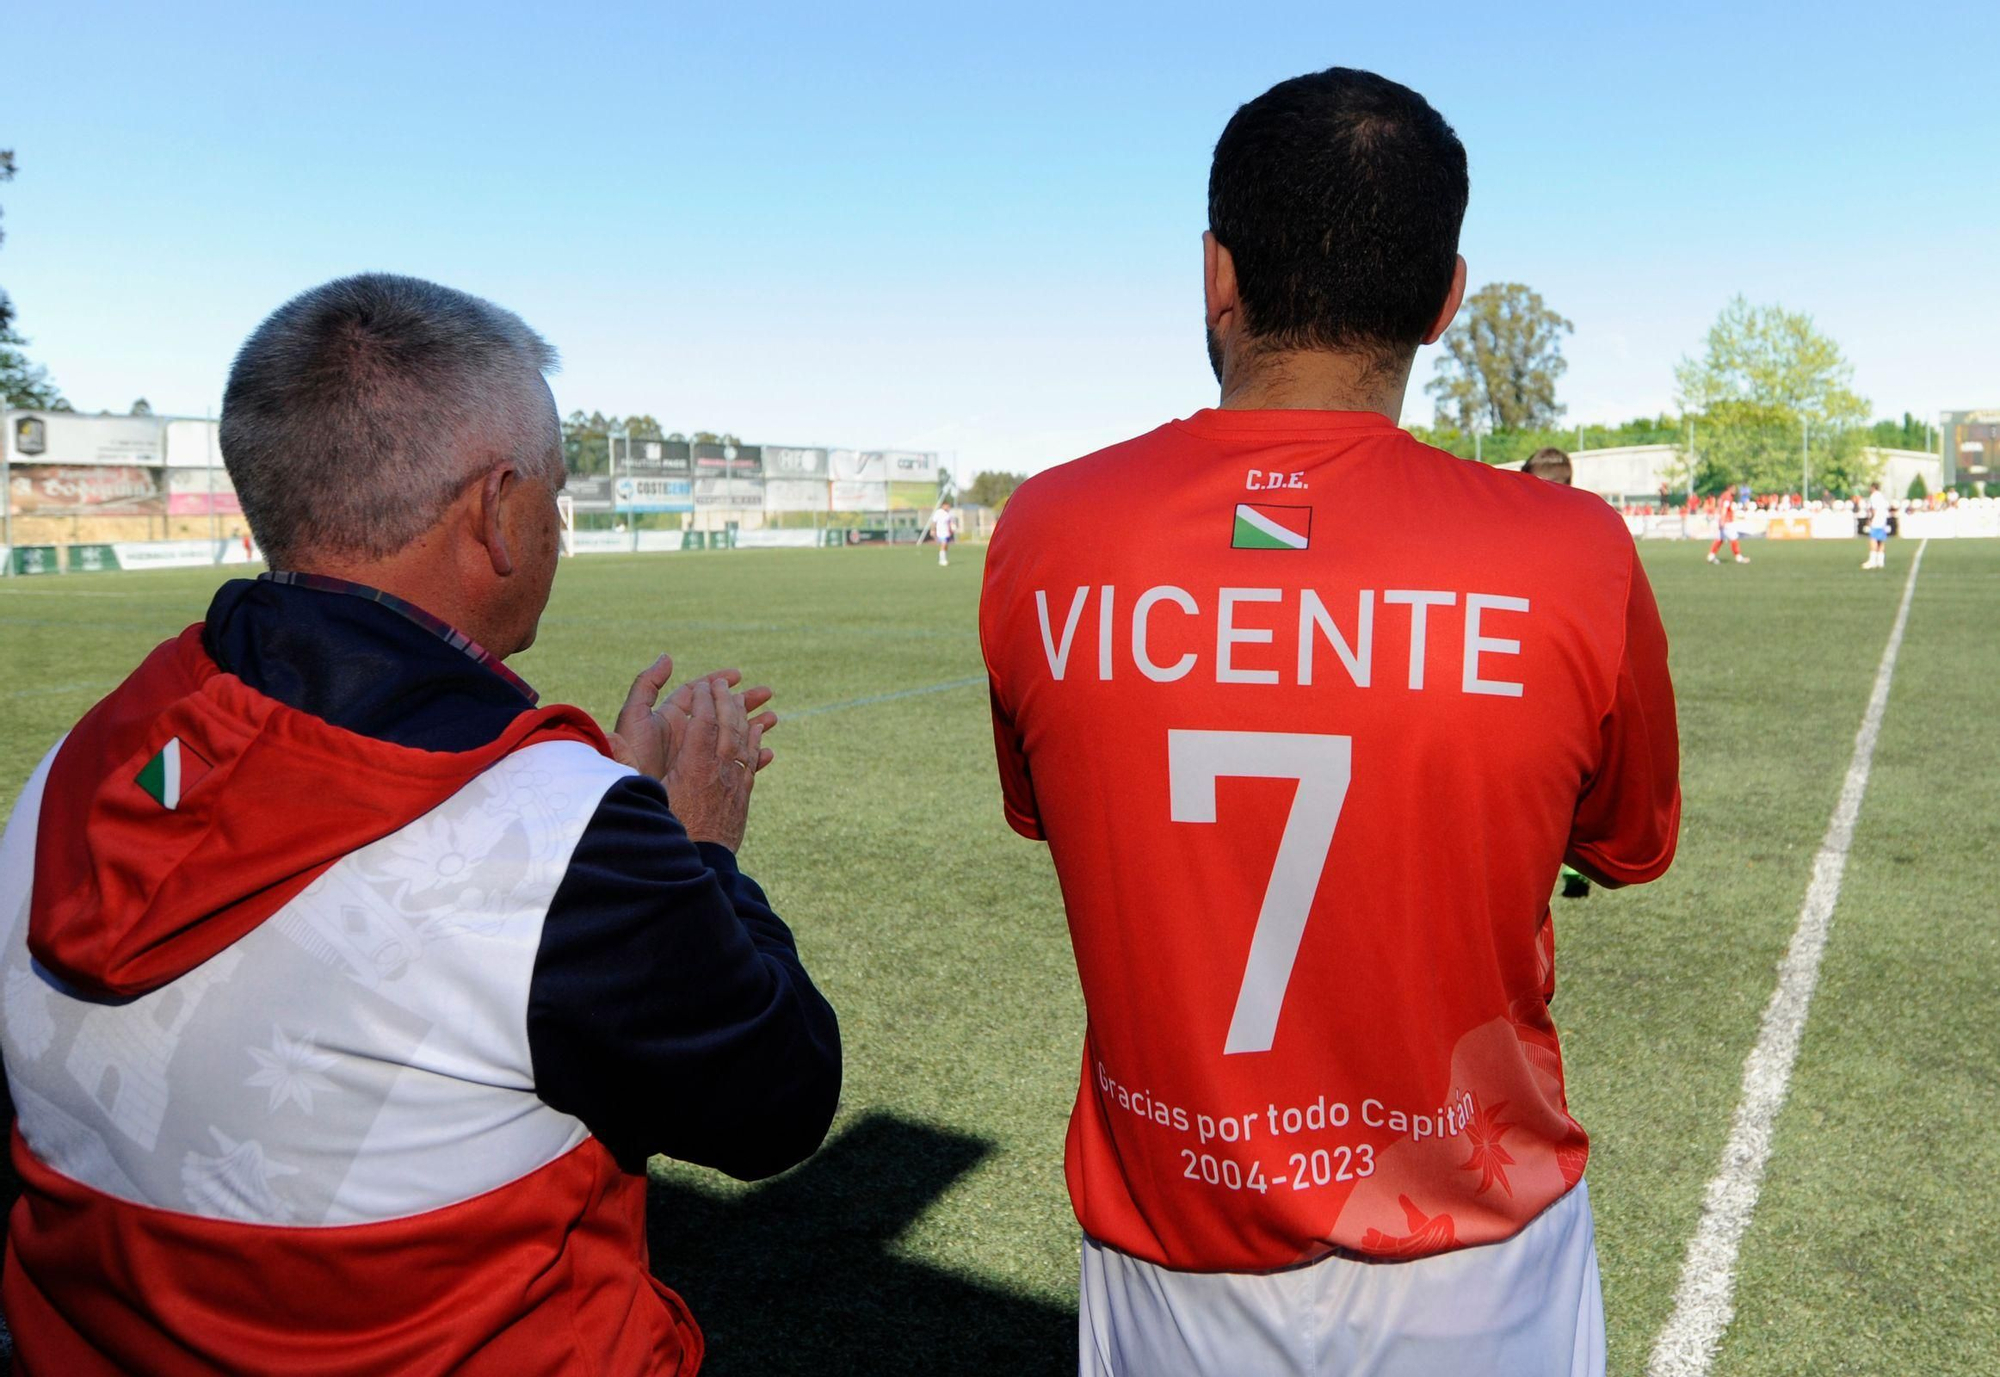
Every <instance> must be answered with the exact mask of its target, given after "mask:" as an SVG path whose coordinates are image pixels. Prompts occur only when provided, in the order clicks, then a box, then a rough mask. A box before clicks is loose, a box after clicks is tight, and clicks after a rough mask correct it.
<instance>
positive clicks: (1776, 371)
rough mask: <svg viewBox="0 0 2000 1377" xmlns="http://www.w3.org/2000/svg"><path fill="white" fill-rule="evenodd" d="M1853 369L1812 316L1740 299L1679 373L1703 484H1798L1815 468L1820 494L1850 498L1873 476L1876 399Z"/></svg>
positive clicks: (1766, 487) (1787, 487) (1783, 487)
mask: <svg viewBox="0 0 2000 1377" xmlns="http://www.w3.org/2000/svg"><path fill="white" fill-rule="evenodd" d="M1853 377H1854V366H1853V365H1852V364H1850V363H1849V362H1848V361H1847V359H1846V357H1845V356H1844V355H1843V354H1842V353H1841V352H1840V346H1839V345H1838V344H1836V343H1835V342H1834V341H1833V339H1832V338H1831V337H1829V336H1827V335H1825V334H1822V333H1821V332H1820V331H1819V329H1818V328H1817V327H1816V326H1815V325H1814V324H1813V320H1812V317H1811V316H1809V315H1806V314H1805V313H1804V312H1801V311H1788V310H1786V309H1785V308H1784V307H1782V306H1776V305H1772V306H1753V305H1751V304H1750V303H1749V301H1747V300H1746V299H1745V298H1743V297H1741V296H1738V297H1736V298H1734V299H1733V300H1731V301H1730V303H1729V304H1728V305H1727V306H1725V307H1723V308H1722V313H1721V315H1719V316H1718V317H1717V318H1716V321H1715V324H1714V325H1712V326H1711V327H1709V331H1708V339H1707V342H1706V346H1705V348H1704V351H1703V353H1702V356H1701V357H1700V358H1699V359H1694V358H1683V359H1682V360H1681V361H1680V363H1679V364H1678V365H1677V366H1676V367H1675V369H1674V380H1675V383H1676V384H1677V386H1678V390H1679V393H1680V401H1681V405H1682V407H1683V409H1684V410H1685V411H1687V412H1688V413H1689V414H1691V415H1692V416H1693V417H1694V422H1695V463H1696V466H1697V469H1696V474H1697V481H1696V486H1697V489H1700V488H1701V487H1703V486H1704V483H1705V482H1706V483H1713V484H1715V485H1717V486H1720V485H1722V484H1727V483H1749V484H1750V485H1751V486H1752V487H1753V488H1755V489H1757V490H1758V491H1760V492H1776V491H1791V490H1796V489H1797V488H1798V487H1799V486H1800V484H1801V482H1802V481H1803V480H1804V477H1805V469H1806V466H1807V465H1808V463H1809V464H1810V466H1811V486H1812V493H1811V494H1808V495H1809V496H1810V495H1816V494H1819V493H1821V492H1827V493H1831V494H1833V495H1835V496H1845V495H1847V494H1848V493H1851V492H1854V491H1857V490H1864V489H1865V488H1866V486H1867V483H1868V480H1869V479H1870V478H1871V477H1872V476H1873V475H1872V473H1871V472H1870V469H1871V467H1872V466H1871V465H1870V464H1869V463H1868V462H1867V460H1866V459H1865V457H1864V456H1863V454H1862V450H1863V447H1864V445H1863V441H1864V440H1865V439H1866V438H1867V437H1866V433H1865V432H1864V431H1862V429H1861V425H1862V423H1863V422H1864V421H1866V420H1867V417H1868V403H1867V402H1865V401H1864V400H1862V398H1861V397H1859V396H1858V395H1856V394H1855V392H1854V390H1853V388H1852V386H1851V383H1852V381H1853Z"/></svg>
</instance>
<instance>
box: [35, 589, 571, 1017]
mask: <svg viewBox="0 0 2000 1377" xmlns="http://www.w3.org/2000/svg"><path fill="white" fill-rule="evenodd" d="M202 629H203V628H202V624H200V623H197V624H195V625H194V626H191V627H189V628H188V629H187V630H186V631H185V632H183V633H182V634H181V635H180V636H179V637H177V638H175V639H174V640H171V641H168V642H166V643H165V644H163V645H161V646H160V647H159V648H158V649H156V650H155V651H154V652H153V653H152V654H151V655H150V656H148V657H147V658H146V661H145V663H143V664H142V665H140V666H139V668H138V669H137V670H136V671H134V672H133V674H132V676H131V677H130V678H128V679H127V680H126V681H125V682H124V683H123V684H121V685H120V686H119V687H118V688H117V689H115V690H113V691H112V693H111V694H110V695H109V696H108V697H107V698H105V699H104V700H103V701H102V702H100V703H99V704H98V705H97V706H96V707H95V708H93V709H91V711H90V713H89V714H88V715H87V716H86V717H85V718H84V719H83V720H82V721H81V722H79V723H78V724H77V726H76V728H75V730H74V731H72V732H71V733H70V734H69V736H68V738H67V739H66V740H65V741H64V742H63V744H62V747H61V749H60V750H58V751H57V753H56V758H55V762H54V764H53V765H52V766H51V767H50V771H49V777H48V784H47V788H46V791H45V793H44V795H43V799H42V809H41V814H40V818H39V820H38V825H37V831H36V837H35V883H34V893H33V898H32V900H31V904H30V908H29V921H28V948H29V950H30V952H32V953H33V955H34V957H35V959H36V960H37V961H39V962H40V963H41V964H42V965H43V966H44V967H46V968H47V969H48V970H49V971H50V972H51V973H53V974H54V975H56V976H58V977H59V978H60V979H62V980H64V981H65V982H67V983H68V984H69V985H71V986H72V987H73V988H75V989H76V990H78V991H79V992H80V993H84V994H93V995H98V996H105V997H112V998H130V997H132V996H135V995H141V994H144V993H146V992H147V991H149V990H153V989H157V988H159V987H160V986H161V985H164V984H166V983H167V982H168V981H171V980H173V979H175V978H176V977H178V976H180V975H183V974H185V973H186V972H188V971H190V970H192V969H194V968H195V967H196V966H198V965H200V964H201V963H202V962H204V961H206V960H208V959H209V958H210V957H211V956H214V955H215V954H216V953H218V952H220V951H222V950H223V949H224V948H226V947H228V946H229V945H230V944H231V943H233V942H235V941H236V940H237V939H238V938H240V937H242V936H243V935H244V934H246V933H248V932H250V931H251V930H252V929H253V928H255V927H256V926H257V925H258V924H259V923H262V922H263V921H264V920H265V919H266V918H268V917H270V916H271V915H272V914H273V913H275V912H277V910H278V909H279V908H281V907H283V906H284V905H285V904H286V903H287V902H288V901H289V900H291V899H292V898H293V897H294V896H295V895H297V894H298V893H299V892H300V891H301V890H303V889H304V888H305V887H306V886H307V885H309V884H310V883H312V881H313V880H314V879H316V878H317V877H318V876H319V875H320V874H321V873H322V872H324V871H325V870H326V869H327V867H329V866H330V865H332V864H333V863H334V862H335V861H337V860H339V859H340V858H341V857H342V856H345V855H347V854H348V853H349V852H351V851H354V850H357V849H358V848H360V847H363V846H366V845H368V844H369V843H371V842H374V841H379V840H380V839H381V838H383V837H385V836H388V835H389V834H390V833H392V832H394V831H396V830H398V829H399V828H402V827H404V826H406V825H407V824H409V823H410V822H412V821H414V820H416V819H417V818H419V817H421V816H423V815H424V814H425V813H427V812H429V811H430V810H431V809H433V808H435V807H437V806H438V805H439V804H441V803H443V802H444V801H445V800H446V799H448V798H450V797H451V796H452V795H453V794H455V793H457V792H458V791H459V790H460V789H462V788H464V787H465V785H467V784H468V783H470V782H471V781H472V780H473V779H474V778H475V777H476V776H478V775H479V774H480V773H481V772H482V771H483V770H485V769H486V768H487V767H488V766H490V765H492V764H493V763H494V762H496V761H498V760H499V759H501V758H502V757H503V756H506V755H508V754H509V753H511V752H513V751H516V750H519V749H520V748H521V747H523V746H526V745H529V744H532V743H533V742H536V741H540V740H549V739H566V740H573V741H581V742H585V743H587V744H589V745H590V746H592V747H593V748H595V749H597V750H599V751H604V752H606V753H607V754H608V749H607V747H606V743H605V739H604V735H603V733H602V732H601V731H599V730H598V727H597V725H596V723H594V722H593V721H591V719H590V718H589V716H588V715H586V714H585V713H584V712H582V711H581V710H580V709H577V708H573V707H567V706H558V707H549V708H536V709H532V710H529V711H524V712H522V713H521V714H519V716H517V717H515V718H514V720H513V721H512V723H511V724H509V725H508V727H507V728H506V730H505V731H504V732H502V733H501V734H500V735H499V736H498V737H496V738H495V739H494V740H492V741H490V742H488V743H486V744H484V745H482V746H479V747H478V748H476V749H473V750H465V751H426V750H418V749H415V748H413V747H408V746H398V745H394V744H391V743H389V742H385V741H379V740H376V739H374V738H371V737H366V736H361V735H358V734H356V733H354V732H350V731H344V730H342V729H340V728H338V727H334V726H331V725H329V724H328V723H326V722H325V721H323V720H321V719H320V718H317V717H314V716H312V715H311V714H309V713H305V712H301V711H298V710H297V709H295V708H291V707H287V706H286V705H285V704H283V703H281V702H279V701H278V700H277V699H275V698H271V697H268V696H267V695H265V694H262V693H259V692H258V691H256V690H255V689H252V688H251V687H249V686H248V685H247V684H245V683H244V682H243V681H242V680H241V679H239V678H237V677H236V676H235V675H233V674H229V673H226V672H224V671H223V670H222V669H221V668H220V667H218V666H217V665H216V663H215V661H214V660H213V659H211V658H210V656H209V654H208V652H207V650H206V649H204V647H203V643H202Z"/></svg>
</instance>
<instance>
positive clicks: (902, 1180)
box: [647, 1115, 1076, 1377]
mask: <svg viewBox="0 0 2000 1377" xmlns="http://www.w3.org/2000/svg"><path fill="white" fill-rule="evenodd" d="M989 1151H991V1145H990V1144H989V1143H987V1142H985V1141H983V1140H981V1139H978V1138H972V1137H968V1136H965V1135H962V1134H956V1133H950V1132H946V1131H944V1130H941V1129H938V1128H934V1127H931V1126H930V1125H927V1124H919V1123H913V1122H910V1121H908V1120H905V1119H898V1118H893V1117H890V1116H887V1115H870V1116H869V1117H867V1118H864V1119H862V1120H860V1121H859V1122H858V1123H856V1124H855V1125H854V1126H853V1127H852V1128H850V1129H848V1130H847V1131H846V1132H845V1133H843V1134H841V1136H840V1137H839V1138H837V1139H835V1140H834V1141H833V1142H831V1143H829V1144H828V1145H827V1146H826V1147H824V1148H822V1149H821V1150H820V1152H819V1154H818V1155H817V1156H816V1157H814V1158H813V1159H812V1160H811V1161H810V1162H808V1163H806V1164H805V1165H804V1166H803V1167H801V1168H799V1169H798V1170H797V1171H795V1172H793V1173H791V1174H790V1175H789V1176H785V1177H783V1178H781V1179H779V1180H777V1181H774V1182H772V1183H771V1184H769V1185H767V1186H763V1187H760V1188H758V1189H756V1190H753V1191H751V1192H750V1193H749V1194H748V1195H745V1196H742V1197H740V1198H724V1197H720V1196H714V1195H710V1194H708V1193H706V1192H704V1191H700V1190H697V1189H693V1188H690V1187H687V1186H683V1185H680V1184H678V1183H675V1182H668V1181H662V1180H660V1179H658V1178H655V1179H654V1180H653V1182H652V1185H651V1188H650V1202H649V1208H648V1211H647V1220H648V1227H649V1231H650V1233H651V1236H652V1237H651V1243H652V1252H653V1271H654V1273H655V1274H656V1275H657V1276H659V1278H660V1279H661V1280H662V1281H664V1282H665V1283H666V1284H667V1285H669V1286H671V1287H673V1288H674V1290H676V1291H678V1292H679V1293H680V1294H681V1296H682V1297H683V1298H684V1299H685V1300H686V1301H687V1303H688V1306H689V1308H690V1309H692V1310H693V1311H694V1315H695V1319H696V1320H697V1321H698V1322H699V1323H700V1324H701V1327H702V1330H703V1332H704V1333H705V1334H706V1335H707V1336H708V1357H707V1360H706V1361H705V1362H704V1363H703V1364H702V1372H703V1374H704V1377H706V1374H709V1373H713V1374H715V1377H751V1375H752V1374H759V1375H761V1374H766V1373H770V1374H784V1373H813V1374H816V1377H818V1375H820V1374H856V1377H863V1375H864V1374H865V1375H870V1377H872V1374H876V1373H882V1374H889V1373H924V1374H931V1373H948V1374H967V1375H968V1377H978V1375H983V1374H988V1373H990V1374H994V1377H999V1374H1003V1373H1004V1374H1007V1377H1021V1375H1022V1374H1041V1373H1048V1374H1061V1373H1073V1372H1075V1371H1076V1316H1075V1314H1074V1312H1072V1311H1071V1310H1069V1309H1067V1308H1065V1307H1062V1306H1056V1305H1050V1304H1048V1303H1047V1302H1045V1301H1040V1300H1035V1299H1031V1298H1027V1297H1023V1296H1019V1295H1015V1294H1013V1293H1011V1292H1008V1291H1004V1290H1002V1289H1000V1288H998V1287H993V1286H987V1285H982V1284H980V1283H979V1282H976V1281H969V1280H967V1279H966V1278H964V1277H960V1276H956V1275H954V1274H952V1273H950V1272H945V1271H941V1270H939V1269H937V1268H934V1267H929V1266H926V1265H925V1264H923V1263H920V1262H913V1261H911V1260H910V1259H908V1258H903V1257H898V1256H897V1255H896V1254H895V1253H894V1252H893V1251H892V1245H893V1244H894V1242H895V1240H896V1238H897V1236H898V1235H900V1234H901V1233H902V1232H903V1231H904V1230H905V1229H907V1228H908V1227H909V1226H910V1225H912V1224H914V1223H915V1222H916V1220H917V1218H918V1216H920V1215H921V1214H923V1212H924V1211H925V1210H926V1209H928V1208H929V1207H930V1206H931V1204H932V1203H933V1202H934V1201H935V1200H937V1198H938V1197H939V1196H941V1195H943V1194H944V1192H945V1191H946V1190H947V1189H949V1188H950V1186H951V1184H952V1182H954V1181H956V1180H957V1179H958V1178H959V1177H961V1176H963V1175H964V1174H965V1173H966V1172H968V1171H970V1170H971V1169H972V1168H973V1167H974V1166H976V1165H977V1164H978V1163H979V1161H980V1159H982V1158H983V1157H985V1156H986V1154H987V1153H988V1152H989Z"/></svg>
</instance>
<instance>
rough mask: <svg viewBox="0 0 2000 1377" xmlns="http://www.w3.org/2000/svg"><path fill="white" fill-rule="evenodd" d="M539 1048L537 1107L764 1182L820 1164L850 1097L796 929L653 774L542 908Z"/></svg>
mask: <svg viewBox="0 0 2000 1377" xmlns="http://www.w3.org/2000/svg"><path fill="white" fill-rule="evenodd" d="M528 1047H529V1051H530V1053H531V1055H532V1056H533V1059H534V1074H535V1089H536V1092H537V1093H538V1094H539V1095H540V1096H541V1098H542V1099H543V1101H544V1102H546V1103H547V1104H549V1105H550V1106H551V1107H553V1108H555V1109H559V1110H561V1111H563V1112H564V1113H566V1114H573V1115H575V1116H576V1117H577V1118H579V1119H581V1120H582V1121H583V1123H584V1124H585V1126H586V1127H588V1128H589V1129H590V1131H591V1132H592V1133H594V1134H595V1135H597V1137H598V1138H599V1139H600V1140H601V1141H603V1143H604V1144H605V1145H606V1146H607V1147H609V1148H610V1149H611V1151H612V1152H613V1154H614V1155H616V1156H617V1157H618V1159H619V1161H620V1162H622V1163H625V1164H627V1165H628V1166H630V1165H634V1164H637V1163H639V1162H642V1161H643V1160H644V1159H645V1158H646V1157H648V1156H650V1155H652V1154H653V1153H666V1154H668V1155H670V1156H673V1157H678V1158H680V1159H682V1160H683V1161H688V1162H695V1163H698V1164H700V1165H702V1166H707V1167H714V1168H715V1169H717V1170H719V1171H724V1172H727V1173H729V1174H730V1175H731V1176H734V1177H738V1178H740V1179H742V1180H746V1181H749V1180H756V1179H757V1178H759V1177H764V1176H770V1175H772V1174H774V1173H776V1172H780V1171H783V1170H785V1169H786V1168H787V1167H791V1166H796V1165H797V1164H798V1163H800V1162H802V1161H804V1160H805V1159H806V1158H807V1157H809V1156H811V1155H812V1152H813V1150H814V1149H815V1148H817V1147H818V1146H819V1145H820V1142H821V1141H822V1140H823V1139H824V1138H825V1137H826V1131H827V1127H828V1125H829V1124H831V1123H832V1121H833V1111H834V1106H835V1104H836V1102H837V1101H838V1100H839V1098H840V1029H839V1026H838V1024H837V1023H836V1022H835V1020H834V1014H833V1008H832V1006H830V1005H829V1004H828V1003H827V1002H826V1000H825V998H824V997H823V996H821V994H820V993H819V991H818V990H816V989H814V988H813V983H812V979H811V977H809V976H808V975H807V974H806V970H805V967H804V966H803V965H802V964H801V963H800V961H799V954H798V948H797V946H796V945H795V944H794V943H793V941H792V934H791V932H790V931H789V930H788V929H787V928H786V927H785V925H784V924H783V923H782V922H780V921H779V919H778V915H777V914H775V913H773V912H772V911H771V906H770V904H769V903H768V902H767V901H766V899H765V898H764V892H763V890H761V889H759V888H758V887H757V884H756V882H755V881H753V880H752V879H751V878H750V877H749V876H747V875H745V874H743V873H742V872H741V871H739V870H738V869H737V868H736V858H735V857H734V856H733V855H731V854H730V852H729V849H728V848H727V847H723V846H717V845H713V844H710V843H706V842H702V843H697V842H694V841H691V840H690V839H689V837H688V835H687V832H686V831H685V830H684V829H683V828H682V827H681V824H680V822H679V820H678V819H676V818H675V817H674V815H673V814H672V813H670V812H669V811H668V810H667V796H666V793H665V791H664V790H662V789H661V787H660V785H659V783H658V781H656V780H651V779H647V778H644V777H643V776H634V777H632V778H630V779H624V780H620V781H619V782H618V783H617V784H615V785H613V786H612V787H611V788H610V789H609V790H608V791H607V792H606V793H605V795H604V798H603V800H602V801H601V802H600V803H599V804H598V807H597V812H596V813H595V815H593V816H592V818H591V820H590V825H589V826H588V827H586V828H585V829H584V832H583V836H582V838H581V840H579V841H578V843H577V846H576V850H575V852H574V853H573V854H572V856H571V857H570V864H569V871H568V873H567V874H566V875H565V876H564V877H563V881H562V883H561V885H560V886H559V887H558V888H557V890H556V894H555V898H554V900H553V901H552V902H551V903H550V905H549V913H548V918H547V921H546V922H545V923H544V925H543V928H542V941H541V949H540V950H539V951H538V952H537V953H536V956H535V971H534V977H533V983H532V985H531V987H530V989H529V994H528Z"/></svg>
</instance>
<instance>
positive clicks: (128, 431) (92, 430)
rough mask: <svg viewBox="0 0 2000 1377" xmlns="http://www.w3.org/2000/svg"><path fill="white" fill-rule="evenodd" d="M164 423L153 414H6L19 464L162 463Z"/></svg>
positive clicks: (11, 455)
mask: <svg viewBox="0 0 2000 1377" xmlns="http://www.w3.org/2000/svg"><path fill="white" fill-rule="evenodd" d="M165 430H166V427H165V424H164V423H163V422H162V421H161V420H160V419H159V418H158V417H154V416H78V415H75V414H73V413H71V412H67V411H16V412H10V413H9V414H8V417H7V455H8V458H9V459H10V460H11V461H12V462H14V463H16V464H133V465H141V466H144V467H148V468H152V467H157V466H158V465H159V463H160V462H161V457H162V452H163V450H164V435H165Z"/></svg>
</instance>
